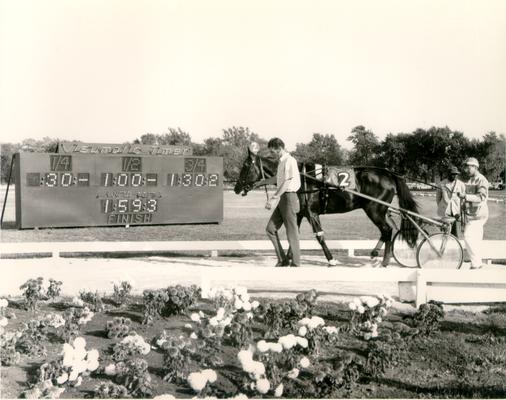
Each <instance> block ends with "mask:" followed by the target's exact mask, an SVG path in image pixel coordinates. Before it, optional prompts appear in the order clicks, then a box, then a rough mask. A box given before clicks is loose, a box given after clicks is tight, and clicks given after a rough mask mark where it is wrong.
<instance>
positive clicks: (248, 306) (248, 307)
mask: <svg viewBox="0 0 506 400" xmlns="http://www.w3.org/2000/svg"><path fill="white" fill-rule="evenodd" d="M242 308H243V310H244V311H251V303H250V302H249V301H246V302H243V304H242Z"/></svg>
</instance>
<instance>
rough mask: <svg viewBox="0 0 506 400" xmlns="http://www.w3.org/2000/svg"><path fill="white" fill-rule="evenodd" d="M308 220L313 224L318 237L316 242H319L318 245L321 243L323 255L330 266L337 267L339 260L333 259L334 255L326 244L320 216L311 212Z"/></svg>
mask: <svg viewBox="0 0 506 400" xmlns="http://www.w3.org/2000/svg"><path fill="white" fill-rule="evenodd" d="M308 219H309V223H310V224H311V228H313V233H314V234H315V236H316V240H317V241H318V243H320V246H321V247H322V250H323V253H324V254H325V257H327V261H328V262H329V266H335V265H337V260H335V259H334V257H332V253H331V252H330V250H329V248H328V247H327V243H325V237H324V233H323V229H322V224H321V222H320V217H319V215H318V214H315V213H313V212H311V211H309V216H308Z"/></svg>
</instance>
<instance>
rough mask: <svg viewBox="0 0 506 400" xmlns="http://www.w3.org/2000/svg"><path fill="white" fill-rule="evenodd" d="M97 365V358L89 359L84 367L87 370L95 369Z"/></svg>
mask: <svg viewBox="0 0 506 400" xmlns="http://www.w3.org/2000/svg"><path fill="white" fill-rule="evenodd" d="M98 366H99V363H98V360H91V361H88V365H87V366H86V369H87V370H88V371H95V370H96V369H97V368H98Z"/></svg>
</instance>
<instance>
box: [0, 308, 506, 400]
mask: <svg viewBox="0 0 506 400" xmlns="http://www.w3.org/2000/svg"><path fill="white" fill-rule="evenodd" d="M269 301H270V302H276V301H279V300H269ZM22 302H23V300H19V302H15V301H12V300H11V301H10V302H9V310H11V311H13V312H14V313H15V314H16V317H17V318H16V319H10V320H9V324H8V326H7V327H6V330H7V331H13V330H15V329H18V328H20V327H21V326H22V324H23V322H26V321H28V320H30V319H36V318H37V317H39V316H41V315H43V314H46V313H50V312H51V313H60V314H61V313H63V312H64V311H65V309H67V308H68V307H69V306H68V305H67V303H66V302H63V301H62V302H58V303H54V304H42V305H41V307H40V309H39V311H37V312H30V311H25V310H24V309H22V307H21V305H22ZM141 302H142V299H141V298H131V299H130V302H129V303H130V304H129V305H127V306H123V307H119V308H114V309H112V310H110V311H105V312H97V313H95V315H94V317H93V319H92V320H91V321H90V322H89V323H87V324H86V325H84V326H81V329H80V334H81V336H82V337H84V338H85V340H86V343H87V348H96V349H98V351H99V353H100V364H101V366H102V367H103V366H104V364H106V363H107V362H108V361H107V360H105V359H106V358H107V357H108V353H109V348H110V346H111V345H112V344H113V343H115V341H114V340H113V339H109V338H108V337H107V333H106V331H105V327H106V323H107V321H108V320H112V319H113V318H114V317H117V316H121V317H127V318H130V319H131V320H132V328H133V329H134V330H135V331H136V332H137V333H138V334H140V335H142V336H143V337H144V338H145V340H146V341H147V342H148V343H151V342H152V339H153V338H155V337H156V336H157V335H159V334H160V333H161V332H162V331H163V330H166V331H167V332H168V333H170V335H174V336H179V335H180V334H184V335H186V336H188V330H187V329H185V327H184V326H185V324H187V323H189V322H191V321H190V318H189V314H190V313H188V316H174V317H170V318H160V319H156V320H155V321H154V323H153V324H152V325H142V324H141V321H142V318H143V306H142V304H141ZM192 308H193V309H194V310H203V311H204V313H206V314H211V313H212V306H211V304H210V303H208V302H201V303H200V304H199V305H198V306H197V307H192ZM315 310H316V313H315V315H319V316H321V317H322V318H323V319H324V320H325V322H326V324H327V325H329V326H337V327H339V328H340V331H339V333H338V341H337V343H338V344H337V346H335V347H332V348H328V347H327V348H325V349H324V352H323V354H321V358H326V359H332V358H333V357H335V356H336V353H337V352H341V353H342V352H349V353H352V354H354V355H356V356H357V357H359V358H364V359H365V357H366V355H367V345H368V343H367V341H365V340H363V339H361V338H359V337H358V336H356V335H355V334H353V333H352V332H349V331H348V330H347V327H348V326H349V321H350V317H351V311H350V310H349V309H348V307H347V305H346V304H331V303H318V305H317V306H316V309H315ZM406 318H408V316H407V315H405V314H402V313H400V312H398V311H395V310H392V311H391V312H390V313H389V314H388V316H387V317H386V318H385V321H384V322H383V323H382V324H381V325H380V328H379V329H380V332H385V331H395V330H397V329H399V326H400V325H399V324H402V323H403V321H404V320H405V319H406ZM265 328H266V327H265V326H262V324H260V323H258V322H254V326H253V337H254V339H255V341H257V340H259V339H261V338H262V335H263V332H264V331H265ZM48 339H49V340H48V341H47V342H45V343H44V345H45V347H46V349H47V355H46V356H44V357H27V356H25V355H22V356H21V360H20V362H19V363H18V364H17V365H14V366H8V367H5V366H3V367H1V397H2V398H17V397H19V396H20V394H21V393H22V392H23V391H24V390H26V389H27V388H28V386H29V382H30V381H32V380H33V379H34V377H35V375H36V371H37V369H38V368H39V366H40V365H42V364H43V363H44V362H46V361H50V360H53V359H56V358H57V357H58V355H59V354H60V353H61V350H62V345H63V342H62V340H61V339H59V338H58V337H56V336H55V335H50V336H49V338H48ZM404 340H405V342H406V343H405V346H406V347H405V348H406V350H405V351H403V352H401V353H400V355H399V357H400V358H399V359H398V361H397V362H396V365H394V366H390V367H389V368H387V369H386V371H385V372H384V373H382V374H379V376H371V375H364V376H362V377H361V378H360V380H359V381H358V382H357V383H356V384H354V385H352V386H351V387H348V388H343V389H342V390H341V391H340V392H339V393H338V395H339V397H352V398H366V397H370V398H387V397H394V398H418V397H423V398H432V397H459V398H460V397H461V398H472V397H495V398H503V397H505V396H506V309H505V308H504V307H503V308H498V309H497V310H496V312H489V313H477V314H473V313H469V312H461V311H454V312H450V313H448V314H447V315H446V317H445V319H444V320H443V321H442V322H441V325H440V331H437V332H436V333H434V334H431V335H417V336H415V337H411V338H409V339H407V338H405V339H404ZM220 351H221V354H220V356H221V357H222V359H223V361H224V366H223V367H222V368H219V369H217V373H218V376H219V379H218V381H217V382H216V385H217V386H218V387H219V389H221V390H222V392H224V393H230V395H233V394H234V393H235V392H237V391H240V390H238V388H237V387H236V385H235V383H234V382H236V381H237V379H236V378H237V376H239V375H240V374H241V373H242V371H241V370H240V365H239V362H238V359H237V353H238V351H239V348H237V347H231V346H223V347H222V348H221V350H220ZM142 358H144V359H145V360H146V361H147V362H148V364H149V373H150V374H151V378H152V384H153V385H152V386H153V389H154V390H153V392H154V393H153V394H154V395H161V394H172V395H175V396H176V397H181V398H188V397H193V396H194V395H195V394H194V393H193V392H192V391H191V389H190V388H189V386H188V385H175V384H171V383H167V382H165V381H164V380H163V379H162V377H163V376H164V372H163V371H162V361H163V353H162V350H159V349H153V350H151V351H150V353H149V354H148V355H146V356H142ZM301 379H303V377H302V378H301ZM108 380H109V377H108V376H105V375H103V374H102V375H101V374H98V373H92V374H91V376H89V377H85V378H84V380H83V383H82V385H81V386H80V387H77V388H70V387H69V388H67V389H66V391H65V392H64V393H63V395H62V396H61V398H83V397H90V396H91V395H92V394H93V389H94V388H95V387H96V386H97V385H98V384H99V383H100V382H107V381H108Z"/></svg>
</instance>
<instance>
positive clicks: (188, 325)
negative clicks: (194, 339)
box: [163, 324, 193, 396]
mask: <svg viewBox="0 0 506 400" xmlns="http://www.w3.org/2000/svg"><path fill="white" fill-rule="evenodd" d="M184 327H185V329H193V326H192V324H184ZM163 341H164V342H166V340H165V339H163ZM163 396H165V395H163ZM167 396H170V395H167Z"/></svg>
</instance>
